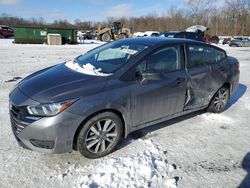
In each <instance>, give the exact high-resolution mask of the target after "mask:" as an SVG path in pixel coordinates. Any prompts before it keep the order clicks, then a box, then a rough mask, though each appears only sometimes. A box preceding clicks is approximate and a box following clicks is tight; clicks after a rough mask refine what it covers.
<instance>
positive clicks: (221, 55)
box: [215, 49, 227, 63]
mask: <svg viewBox="0 0 250 188" xmlns="http://www.w3.org/2000/svg"><path fill="white" fill-rule="evenodd" d="M226 57H227V55H226V52H224V51H222V50H218V49H216V50H215V63H220V62H221V61H222V60H223V59H225V58H226Z"/></svg>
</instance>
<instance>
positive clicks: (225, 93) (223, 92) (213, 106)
mask: <svg viewBox="0 0 250 188" xmlns="http://www.w3.org/2000/svg"><path fill="white" fill-rule="evenodd" d="M229 97H230V93H229V89H228V88H227V87H222V88H220V89H219V90H218V91H217V92H216V94H215V95H214V97H213V98H212V100H211V102H210V104H209V106H208V108H207V111H208V112H212V113H221V112H223V111H224V110H225V108H226V105H227V103H228V101H229Z"/></svg>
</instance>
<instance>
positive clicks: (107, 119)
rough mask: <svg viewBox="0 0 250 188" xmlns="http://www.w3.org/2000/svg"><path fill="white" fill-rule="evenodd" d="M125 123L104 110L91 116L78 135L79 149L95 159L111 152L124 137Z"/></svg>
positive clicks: (83, 153)
mask: <svg viewBox="0 0 250 188" xmlns="http://www.w3.org/2000/svg"><path fill="white" fill-rule="evenodd" d="M122 133H123V124H122V121H121V119H120V117H119V116H118V115H116V114H114V113H112V112H103V113H100V114H97V115H95V116H93V117H92V118H90V119H89V120H88V121H87V122H86V123H85V124H84V125H83V127H82V129H81V131H80V133H79V135H78V137H77V150H78V151H79V152H80V153H81V154H82V155H83V156H85V157H87V158H91V159H95V158H100V157H103V156H105V155H107V154H109V153H111V152H112V151H113V150H114V148H115V146H116V145H117V144H118V143H119V141H120V140H121V138H122Z"/></svg>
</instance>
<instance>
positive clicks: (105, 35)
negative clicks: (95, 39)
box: [101, 33, 111, 42]
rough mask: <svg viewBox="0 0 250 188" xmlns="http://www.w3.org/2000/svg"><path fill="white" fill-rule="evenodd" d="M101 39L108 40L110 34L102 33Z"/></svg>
mask: <svg viewBox="0 0 250 188" xmlns="http://www.w3.org/2000/svg"><path fill="white" fill-rule="evenodd" d="M101 40H102V41H103V42H109V41H110V40H111V36H110V34H108V33H103V34H102V36H101Z"/></svg>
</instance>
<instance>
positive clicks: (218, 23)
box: [0, 0, 250, 36]
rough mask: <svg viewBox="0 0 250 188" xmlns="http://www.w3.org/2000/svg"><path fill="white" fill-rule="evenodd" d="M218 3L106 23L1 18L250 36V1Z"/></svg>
mask: <svg viewBox="0 0 250 188" xmlns="http://www.w3.org/2000/svg"><path fill="white" fill-rule="evenodd" d="M216 3H217V2H216V0H188V1H187V2H186V3H185V5H184V6H183V8H180V9H175V8H170V9H169V10H166V12H165V13H163V14H162V15H160V16H159V15H158V14H154V13H152V14H149V15H146V16H141V17H124V18H114V17H109V18H107V19H106V20H105V21H103V22H93V21H81V19H76V20H75V21H74V23H70V22H69V21H68V20H55V21H54V22H52V23H46V21H45V20H44V18H30V19H24V18H19V17H13V16H9V15H7V14H1V15H0V25H1V24H4V25H9V26H11V27H13V26H42V27H58V28H76V29H79V30H96V29H97V27H98V25H99V24H101V25H103V26H108V25H109V24H110V23H112V22H113V21H120V22H122V23H123V25H124V26H125V27H128V28H130V29H131V32H132V33H133V32H138V31H142V32H143V31H149V30H151V31H183V30H185V29H186V28H187V27H189V26H191V25H205V26H207V27H208V28H209V31H208V33H209V34H211V35H227V36H231V35H243V36H247V35H248V36H249V35H250V0H224V4H222V5H220V6H218V5H217V4H216Z"/></svg>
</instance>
